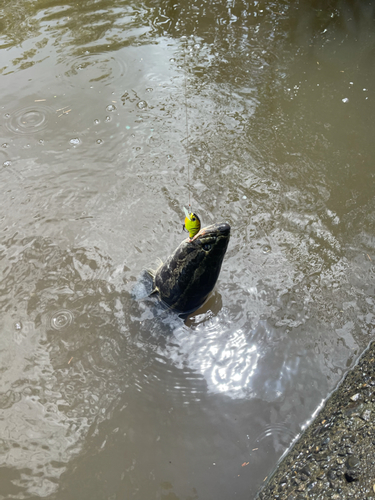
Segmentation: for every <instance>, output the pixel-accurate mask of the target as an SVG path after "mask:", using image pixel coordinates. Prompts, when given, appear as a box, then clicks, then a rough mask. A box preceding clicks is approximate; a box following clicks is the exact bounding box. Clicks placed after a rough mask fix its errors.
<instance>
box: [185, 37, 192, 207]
mask: <svg viewBox="0 0 375 500" xmlns="http://www.w3.org/2000/svg"><path fill="white" fill-rule="evenodd" d="M187 49H188V40H187V38H186V47H185V48H184V74H185V78H184V83H185V124H186V144H187V147H186V149H187V156H188V159H187V171H188V193H189V194H188V196H189V211H190V209H191V205H190V139H189V125H188V108H187V70H186V51H187Z"/></svg>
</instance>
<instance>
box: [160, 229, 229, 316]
mask: <svg viewBox="0 0 375 500" xmlns="http://www.w3.org/2000/svg"><path fill="white" fill-rule="evenodd" d="M229 238H230V226H229V224H226V223H220V224H213V225H211V226H207V227H205V228H203V229H201V230H200V231H199V233H198V234H197V235H196V236H194V238H192V239H189V238H188V239H186V240H184V241H183V242H182V243H181V244H180V245H179V246H178V247H177V248H176V250H175V251H174V253H173V254H172V255H170V256H169V257H168V259H167V260H166V262H165V263H164V264H162V265H160V266H159V268H158V269H157V270H156V272H155V273H154V275H153V286H154V289H153V292H152V293H153V294H158V295H159V297H160V299H161V300H162V302H164V303H165V304H166V305H167V306H168V307H170V308H171V309H173V310H175V311H176V312H178V313H190V312H193V311H195V310H196V309H198V307H200V306H201V305H202V304H203V303H204V302H205V301H206V299H207V297H208V295H209V294H210V292H211V291H212V290H213V288H214V286H215V284H216V281H217V278H218V276H219V273H220V269H221V264H222V262H223V259H224V255H225V252H226V250H227V247H228V243H229Z"/></svg>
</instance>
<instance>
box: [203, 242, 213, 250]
mask: <svg viewBox="0 0 375 500" xmlns="http://www.w3.org/2000/svg"><path fill="white" fill-rule="evenodd" d="M202 248H203V250H205V251H206V252H208V251H209V250H211V245H210V244H209V243H205V244H204V245H202Z"/></svg>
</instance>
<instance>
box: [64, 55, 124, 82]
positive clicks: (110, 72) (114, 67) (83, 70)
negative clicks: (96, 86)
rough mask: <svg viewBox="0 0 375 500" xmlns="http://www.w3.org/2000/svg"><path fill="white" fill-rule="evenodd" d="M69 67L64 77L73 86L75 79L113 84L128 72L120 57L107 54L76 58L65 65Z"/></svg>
mask: <svg viewBox="0 0 375 500" xmlns="http://www.w3.org/2000/svg"><path fill="white" fill-rule="evenodd" d="M65 66H66V67H67V68H66V69H65V71H64V77H67V78H68V80H69V84H70V85H72V83H73V82H74V79H77V78H78V79H85V80H86V81H88V82H91V83H94V82H101V83H104V84H107V85H109V84H111V85H112V84H113V83H114V82H115V81H116V80H118V79H120V78H123V77H124V75H126V74H127V72H128V66H127V64H126V63H125V61H123V60H122V59H121V58H120V57H118V56H116V57H114V56H113V55H109V54H106V53H102V54H101V53H92V54H90V53H85V54H84V55H81V56H78V57H77V56H75V57H74V58H72V59H71V60H70V61H69V60H68V62H67V63H65Z"/></svg>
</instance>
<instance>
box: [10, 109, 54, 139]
mask: <svg viewBox="0 0 375 500" xmlns="http://www.w3.org/2000/svg"><path fill="white" fill-rule="evenodd" d="M51 115H52V110H51V109H50V108H49V107H48V106H45V105H41V104H35V105H33V106H27V107H24V108H20V109H18V110H16V111H14V112H13V113H8V114H7V116H6V120H5V126H6V128H7V129H8V130H9V131H10V132H15V133H16V134H34V133H35V132H39V131H40V130H44V129H45V128H46V127H47V126H48V122H49V120H50V117H51Z"/></svg>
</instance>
